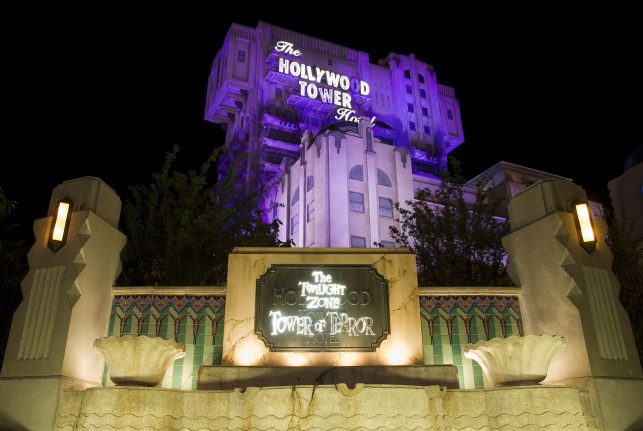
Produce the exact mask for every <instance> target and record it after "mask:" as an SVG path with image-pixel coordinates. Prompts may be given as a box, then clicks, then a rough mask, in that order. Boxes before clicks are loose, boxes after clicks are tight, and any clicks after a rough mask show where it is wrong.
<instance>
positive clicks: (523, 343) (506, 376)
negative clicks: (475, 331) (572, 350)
mask: <svg viewBox="0 0 643 431" xmlns="http://www.w3.org/2000/svg"><path fill="white" fill-rule="evenodd" d="M565 345H566V342H565V339H564V338H563V337H559V336H557V335H527V336H524V337H518V336H515V335H514V336H511V337H507V338H493V339H491V340H489V341H484V340H483V341H478V342H477V343H475V344H468V345H466V346H465V347H464V352H465V353H464V356H465V357H466V358H469V359H473V360H474V361H476V362H477V363H478V364H480V367H482V370H483V371H484V373H485V375H486V376H487V379H488V380H489V382H491V383H492V384H493V385H494V386H510V385H520V384H537V383H539V382H541V381H542V380H544V379H545V377H547V369H548V368H549V363H550V362H551V360H552V358H553V357H554V355H555V354H556V353H558V351H559V350H561V349H562V348H563V347H565Z"/></svg>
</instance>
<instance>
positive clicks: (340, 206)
mask: <svg viewBox="0 0 643 431" xmlns="http://www.w3.org/2000/svg"><path fill="white" fill-rule="evenodd" d="M328 138H329V145H328V158H329V161H328V183H327V184H325V185H324V186H325V187H327V188H328V194H329V199H328V205H327V208H326V211H327V213H326V217H327V218H328V219H327V221H326V223H327V224H328V228H329V229H330V242H329V244H328V245H327V247H350V246H351V243H350V232H349V230H348V224H349V222H348V214H349V212H350V209H349V207H348V162H347V161H346V157H347V153H348V148H347V147H346V137H345V136H344V135H343V134H342V133H341V132H338V131H334V132H332V133H331V134H330V136H329V137H328Z"/></svg>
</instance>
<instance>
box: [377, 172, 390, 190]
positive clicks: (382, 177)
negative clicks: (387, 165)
mask: <svg viewBox="0 0 643 431" xmlns="http://www.w3.org/2000/svg"><path fill="white" fill-rule="evenodd" d="M377 184H378V185H380V186H385V187H393V184H391V179H390V178H389V177H388V175H386V174H385V173H384V171H383V170H381V169H378V170H377Z"/></svg>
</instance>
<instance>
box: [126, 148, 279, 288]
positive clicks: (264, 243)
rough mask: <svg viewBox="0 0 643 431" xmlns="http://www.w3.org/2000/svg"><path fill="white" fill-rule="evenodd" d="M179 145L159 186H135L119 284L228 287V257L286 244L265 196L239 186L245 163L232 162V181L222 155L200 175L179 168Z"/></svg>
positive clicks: (128, 208)
mask: <svg viewBox="0 0 643 431" xmlns="http://www.w3.org/2000/svg"><path fill="white" fill-rule="evenodd" d="M178 151H179V149H178V147H174V150H173V151H172V152H169V153H167V156H166V159H165V164H164V166H163V169H162V170H161V172H158V173H155V174H153V180H152V182H151V184H146V185H136V186H133V187H131V188H130V192H131V197H130V198H129V199H127V200H126V201H125V203H124V206H123V216H124V231H125V233H126V234H127V237H128V242H127V245H126V246H125V249H124V250H123V255H122V260H123V273H122V274H121V277H120V278H119V280H118V284H119V285H130V286H134V285H145V286H152V285H166V286H167V285H184V286H187V285H205V284H222V283H225V281H226V274H227V267H228V254H229V253H230V252H231V251H232V249H233V248H234V247H273V246H277V245H279V242H278V240H277V233H278V227H279V222H278V221H274V222H273V223H270V224H268V223H265V222H264V221H263V218H264V215H265V213H266V211H269V210H271V208H268V209H261V208H262V207H261V205H260V196H261V193H257V192H254V193H253V192H250V191H248V190H246V189H244V188H243V187H242V186H241V185H240V181H238V178H239V175H238V172H239V169H240V167H241V166H243V165H244V163H243V159H242V158H241V157H239V156H237V155H235V157H231V158H230V160H232V163H231V164H230V166H229V167H228V175H226V176H225V177H223V178H221V179H220V180H219V181H218V182H216V184H215V181H210V180H209V178H210V177H215V173H214V164H215V161H216V159H217V158H218V157H219V156H220V155H221V150H215V151H214V152H213V153H212V155H211V156H210V157H209V158H208V160H206V161H205V162H204V163H203V165H202V166H201V168H200V170H199V171H195V170H188V171H187V172H186V173H183V172H177V171H175V170H172V164H173V163H174V161H175V159H176V157H177V154H178Z"/></svg>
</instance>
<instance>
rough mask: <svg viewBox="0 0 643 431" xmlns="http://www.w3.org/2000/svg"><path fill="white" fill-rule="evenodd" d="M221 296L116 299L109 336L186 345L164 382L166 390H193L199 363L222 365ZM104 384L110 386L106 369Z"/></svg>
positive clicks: (223, 305)
mask: <svg viewBox="0 0 643 431" xmlns="http://www.w3.org/2000/svg"><path fill="white" fill-rule="evenodd" d="M224 309H225V298H224V297H221V296H115V297H114V299H113V301H112V314H111V318H110V325H109V332H108V333H109V335H147V336H148V337H161V338H165V339H173V340H175V341H178V342H180V343H184V344H185V353H186V354H185V357H184V358H182V359H179V360H177V361H176V362H174V365H173V366H172V367H170V369H169V370H168V372H167V373H166V374H165V378H164V379H163V384H162V387H164V388H168V389H196V377H197V372H198V370H199V366H200V365H202V364H207V365H213V364H214V365H216V364H221V345H222V339H223V314H224ZM103 384H105V385H112V382H111V381H110V380H109V379H108V370H107V367H105V371H104V373H103Z"/></svg>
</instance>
